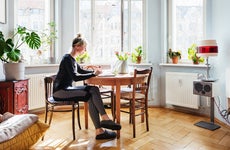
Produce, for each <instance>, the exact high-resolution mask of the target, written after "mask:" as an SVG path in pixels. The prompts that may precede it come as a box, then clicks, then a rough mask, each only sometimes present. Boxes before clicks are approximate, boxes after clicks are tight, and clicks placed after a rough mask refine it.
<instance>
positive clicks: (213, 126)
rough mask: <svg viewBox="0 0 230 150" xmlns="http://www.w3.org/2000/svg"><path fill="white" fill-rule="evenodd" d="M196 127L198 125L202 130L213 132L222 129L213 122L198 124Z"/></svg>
mask: <svg viewBox="0 0 230 150" xmlns="http://www.w3.org/2000/svg"><path fill="white" fill-rule="evenodd" d="M194 125H196V126H198V127H201V128H205V129H208V130H211V131H214V130H216V129H219V128H220V126H219V125H217V124H214V123H212V122H205V121H200V122H197V123H195V124H194Z"/></svg>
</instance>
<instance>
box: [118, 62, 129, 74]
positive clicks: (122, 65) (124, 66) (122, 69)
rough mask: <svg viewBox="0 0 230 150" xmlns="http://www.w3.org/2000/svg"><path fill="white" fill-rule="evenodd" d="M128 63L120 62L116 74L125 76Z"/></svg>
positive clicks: (127, 70)
mask: <svg viewBox="0 0 230 150" xmlns="http://www.w3.org/2000/svg"><path fill="white" fill-rule="evenodd" d="M128 72H129V69H128V62H127V61H120V67H119V69H118V73H121V74H125V73H128Z"/></svg>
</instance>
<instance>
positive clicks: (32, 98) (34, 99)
mask: <svg viewBox="0 0 230 150" xmlns="http://www.w3.org/2000/svg"><path fill="white" fill-rule="evenodd" d="M46 75H48V74H30V75H26V78H28V79H29V88H28V89H29V91H28V92H29V110H33V109H37V108H42V107H45V87H44V77H45V76H46Z"/></svg>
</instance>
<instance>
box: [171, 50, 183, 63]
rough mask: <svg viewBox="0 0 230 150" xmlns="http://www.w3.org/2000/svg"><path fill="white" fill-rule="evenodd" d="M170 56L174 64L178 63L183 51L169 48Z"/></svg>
mask: <svg viewBox="0 0 230 150" xmlns="http://www.w3.org/2000/svg"><path fill="white" fill-rule="evenodd" d="M168 56H169V58H171V59H172V63H173V64H177V63H178V60H179V59H181V52H180V51H172V49H169V51H168Z"/></svg>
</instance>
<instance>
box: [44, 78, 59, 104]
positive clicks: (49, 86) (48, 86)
mask: <svg viewBox="0 0 230 150" xmlns="http://www.w3.org/2000/svg"><path fill="white" fill-rule="evenodd" d="M55 78H56V75H52V76H47V77H45V78H44V82H45V98H46V100H48V98H49V97H51V96H53V82H54V80H55Z"/></svg>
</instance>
